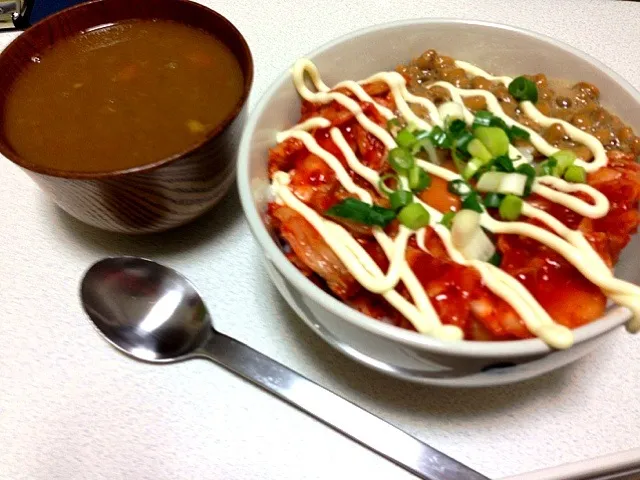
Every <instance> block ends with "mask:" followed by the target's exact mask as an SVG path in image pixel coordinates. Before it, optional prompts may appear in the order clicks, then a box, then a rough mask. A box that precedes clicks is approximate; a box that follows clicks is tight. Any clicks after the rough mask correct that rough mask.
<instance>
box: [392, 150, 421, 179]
mask: <svg viewBox="0 0 640 480" xmlns="http://www.w3.org/2000/svg"><path fill="white" fill-rule="evenodd" d="M388 158H389V164H390V165H391V168H393V169H394V170H395V171H396V172H398V173H400V174H403V175H404V174H406V173H407V172H408V171H409V169H410V168H411V167H413V165H414V164H415V159H414V158H413V155H411V154H410V153H409V152H408V151H407V150H405V149H404V148H400V147H396V148H393V149H391V150H389V157H388Z"/></svg>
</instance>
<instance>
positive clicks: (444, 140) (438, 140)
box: [429, 125, 451, 148]
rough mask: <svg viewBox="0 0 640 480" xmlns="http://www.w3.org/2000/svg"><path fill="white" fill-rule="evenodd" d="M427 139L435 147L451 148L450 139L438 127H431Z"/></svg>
mask: <svg viewBox="0 0 640 480" xmlns="http://www.w3.org/2000/svg"><path fill="white" fill-rule="evenodd" d="M429 139H430V140H431V142H432V143H433V144H434V145H435V146H436V147H440V148H451V139H450V138H449V136H448V135H447V133H446V132H445V131H444V130H442V128H440V127H439V126H438V125H436V126H435V127H433V128H432V129H431V131H430V132H429Z"/></svg>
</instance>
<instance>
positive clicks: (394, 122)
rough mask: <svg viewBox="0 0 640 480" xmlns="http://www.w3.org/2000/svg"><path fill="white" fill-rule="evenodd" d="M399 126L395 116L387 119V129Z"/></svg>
mask: <svg viewBox="0 0 640 480" xmlns="http://www.w3.org/2000/svg"><path fill="white" fill-rule="evenodd" d="M399 127H400V121H399V120H398V119H397V118H390V119H389V120H387V130H393V129H394V128H399Z"/></svg>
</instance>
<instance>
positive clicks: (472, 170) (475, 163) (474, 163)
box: [462, 158, 484, 180]
mask: <svg viewBox="0 0 640 480" xmlns="http://www.w3.org/2000/svg"><path fill="white" fill-rule="evenodd" d="M482 165H484V162H483V161H482V160H480V159H479V158H472V159H471V160H469V162H467V165H466V166H465V167H464V170H463V171H462V178H464V179H465V180H469V179H471V178H473V176H474V175H475V174H476V173H478V171H479V170H480V167H482Z"/></svg>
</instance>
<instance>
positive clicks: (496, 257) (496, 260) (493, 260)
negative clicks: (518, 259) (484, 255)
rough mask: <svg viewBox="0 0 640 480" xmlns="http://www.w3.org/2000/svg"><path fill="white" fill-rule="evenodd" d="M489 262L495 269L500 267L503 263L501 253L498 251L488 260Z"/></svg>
mask: <svg viewBox="0 0 640 480" xmlns="http://www.w3.org/2000/svg"><path fill="white" fill-rule="evenodd" d="M487 262H489V263H490V264H491V265H493V266H495V267H499V266H500V264H501V263H502V255H500V252H498V251H497V250H496V251H495V252H494V253H493V255H491V258H490V259H489V260H487Z"/></svg>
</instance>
